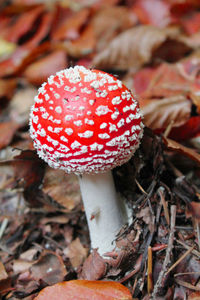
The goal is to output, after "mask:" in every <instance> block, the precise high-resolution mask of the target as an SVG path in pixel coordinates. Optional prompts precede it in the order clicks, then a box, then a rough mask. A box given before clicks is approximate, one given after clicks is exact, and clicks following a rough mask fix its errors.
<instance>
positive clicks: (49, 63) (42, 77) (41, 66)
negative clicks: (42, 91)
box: [24, 50, 67, 85]
mask: <svg viewBox="0 0 200 300" xmlns="http://www.w3.org/2000/svg"><path fill="white" fill-rule="evenodd" d="M66 67H67V55H66V52H65V51H63V50H55V51H53V52H52V53H50V54H48V55H46V56H44V57H42V58H40V59H38V60H36V61H35V62H33V63H32V64H31V65H29V66H28V67H27V68H26V70H25V72H24V76H25V77H26V78H27V80H28V81H29V82H31V83H32V84H35V85H40V84H42V83H43V82H44V81H46V80H47V78H48V77H49V76H50V75H52V74H55V73H56V72H58V71H60V70H63V69H65V68H66Z"/></svg>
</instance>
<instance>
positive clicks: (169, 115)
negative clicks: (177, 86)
mask: <svg viewBox="0 0 200 300" xmlns="http://www.w3.org/2000/svg"><path fill="white" fill-rule="evenodd" d="M141 108H142V112H143V115H144V124H145V125H146V126H148V127H150V128H151V129H153V130H155V129H164V128H166V127H167V126H168V125H169V124H170V123H171V122H173V126H174V127H177V126H181V125H183V124H185V123H186V122H187V121H188V120H189V118H190V113H191V102H190V101H188V100H187V98H186V97H184V96H174V97H170V98H165V99H161V100H149V104H148V105H146V106H141Z"/></svg>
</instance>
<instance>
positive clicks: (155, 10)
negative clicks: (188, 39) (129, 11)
mask: <svg viewBox="0 0 200 300" xmlns="http://www.w3.org/2000/svg"><path fill="white" fill-rule="evenodd" d="M133 12H134V13H135V14H136V15H137V16H138V19H139V20H140V22H141V23H142V24H151V25H155V26H158V27H165V26H166V25H168V24H169V23H170V21H171V16H170V6H169V4H168V3H167V2H164V1H160V0H137V1H136V2H135V3H134V5H133Z"/></svg>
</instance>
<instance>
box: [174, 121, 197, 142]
mask: <svg viewBox="0 0 200 300" xmlns="http://www.w3.org/2000/svg"><path fill="white" fill-rule="evenodd" d="M199 132H200V116H195V117H192V118H190V119H189V120H188V121H187V122H186V123H185V124H183V125H182V126H180V127H174V128H172V130H171V132H170V134H169V137H170V138H171V139H174V140H176V141H184V140H188V139H190V138H192V137H194V136H195V135H197V134H198V133H199Z"/></svg>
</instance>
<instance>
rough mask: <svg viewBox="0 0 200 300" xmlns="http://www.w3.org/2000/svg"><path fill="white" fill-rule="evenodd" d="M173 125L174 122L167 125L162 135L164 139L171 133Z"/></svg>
mask: <svg viewBox="0 0 200 300" xmlns="http://www.w3.org/2000/svg"><path fill="white" fill-rule="evenodd" d="M173 125H174V120H171V122H170V123H169V125H168V126H167V128H166V129H165V132H164V133H163V136H164V137H165V138H167V137H168V135H169V133H170V131H171V129H172V127H173Z"/></svg>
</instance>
